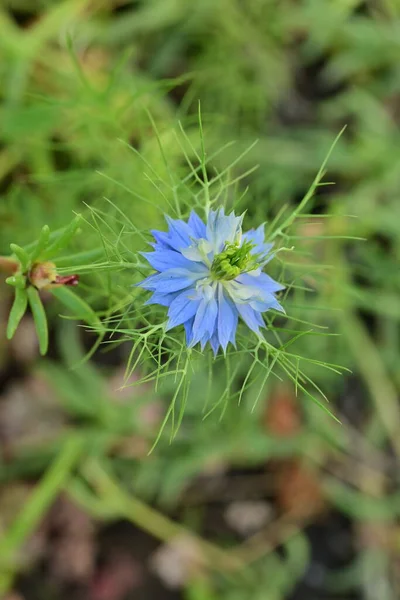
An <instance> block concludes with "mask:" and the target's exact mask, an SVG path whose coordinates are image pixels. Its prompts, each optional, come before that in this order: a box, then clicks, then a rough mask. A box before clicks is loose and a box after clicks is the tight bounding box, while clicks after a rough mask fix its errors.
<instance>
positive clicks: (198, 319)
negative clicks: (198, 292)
mask: <svg viewBox="0 0 400 600" xmlns="http://www.w3.org/2000/svg"><path fill="white" fill-rule="evenodd" d="M203 289H204V294H205V295H204V296H203V298H202V299H201V301H200V304H199V308H198V310H197V313H196V316H195V318H194V322H193V339H192V341H191V344H190V345H191V346H194V345H195V344H197V342H199V341H200V340H201V339H202V338H203V337H204V336H205V335H207V334H208V337H211V335H212V334H213V333H214V329H215V325H216V319H217V314H218V304H217V301H216V299H215V296H214V292H213V290H212V289H211V286H204V288H203Z"/></svg>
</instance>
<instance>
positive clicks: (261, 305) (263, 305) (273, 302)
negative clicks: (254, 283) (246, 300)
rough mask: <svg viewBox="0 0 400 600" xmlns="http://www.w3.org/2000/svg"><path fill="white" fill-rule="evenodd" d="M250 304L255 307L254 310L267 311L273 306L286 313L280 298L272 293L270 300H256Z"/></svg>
mask: <svg viewBox="0 0 400 600" xmlns="http://www.w3.org/2000/svg"><path fill="white" fill-rule="evenodd" d="M250 306H251V307H252V308H254V310H258V311H259V312H265V311H266V310H270V309H271V308H273V309H274V310H278V311H279V312H281V313H284V314H286V311H285V309H284V308H283V306H281V305H280V304H279V302H278V300H277V299H276V298H275V297H274V296H272V295H271V299H270V301H265V302H262V301H258V300H254V301H251V302H250Z"/></svg>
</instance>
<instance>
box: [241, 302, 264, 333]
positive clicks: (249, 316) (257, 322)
mask: <svg viewBox="0 0 400 600" xmlns="http://www.w3.org/2000/svg"><path fill="white" fill-rule="evenodd" d="M236 308H237V309H238V311H239V314H240V316H241V317H242V319H243V321H244V322H245V323H246V325H247V327H249V328H250V329H251V330H252V331H254V332H255V333H257V334H259V333H260V327H263V326H264V321H263V320H262V318H261V317H260V314H259V313H258V312H257V311H255V310H254V309H252V308H251V306H249V305H248V304H236Z"/></svg>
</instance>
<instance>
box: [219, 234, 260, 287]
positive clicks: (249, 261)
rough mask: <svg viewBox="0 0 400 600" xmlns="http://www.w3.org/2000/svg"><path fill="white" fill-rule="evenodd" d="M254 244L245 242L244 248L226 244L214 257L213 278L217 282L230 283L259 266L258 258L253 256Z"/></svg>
mask: <svg viewBox="0 0 400 600" xmlns="http://www.w3.org/2000/svg"><path fill="white" fill-rule="evenodd" d="M253 248H254V244H252V243H251V242H243V244H242V246H238V245H237V244H226V245H225V248H224V249H223V251H222V252H221V253H220V254H217V256H215V257H214V260H213V263H212V265H211V276H212V278H213V279H216V280H225V281H230V280H231V279H235V278H236V277H237V276H238V275H240V274H241V273H245V272H246V271H252V270H253V269H256V268H257V267H258V266H259V265H258V262H257V256H254V255H252V254H251V250H252V249H253Z"/></svg>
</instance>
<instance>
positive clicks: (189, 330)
mask: <svg viewBox="0 0 400 600" xmlns="http://www.w3.org/2000/svg"><path fill="white" fill-rule="evenodd" d="M193 323H194V317H192V318H191V319H189V320H188V321H185V323H184V324H183V326H184V328H185V333H186V343H187V345H188V346H190V344H191V342H192V339H193Z"/></svg>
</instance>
